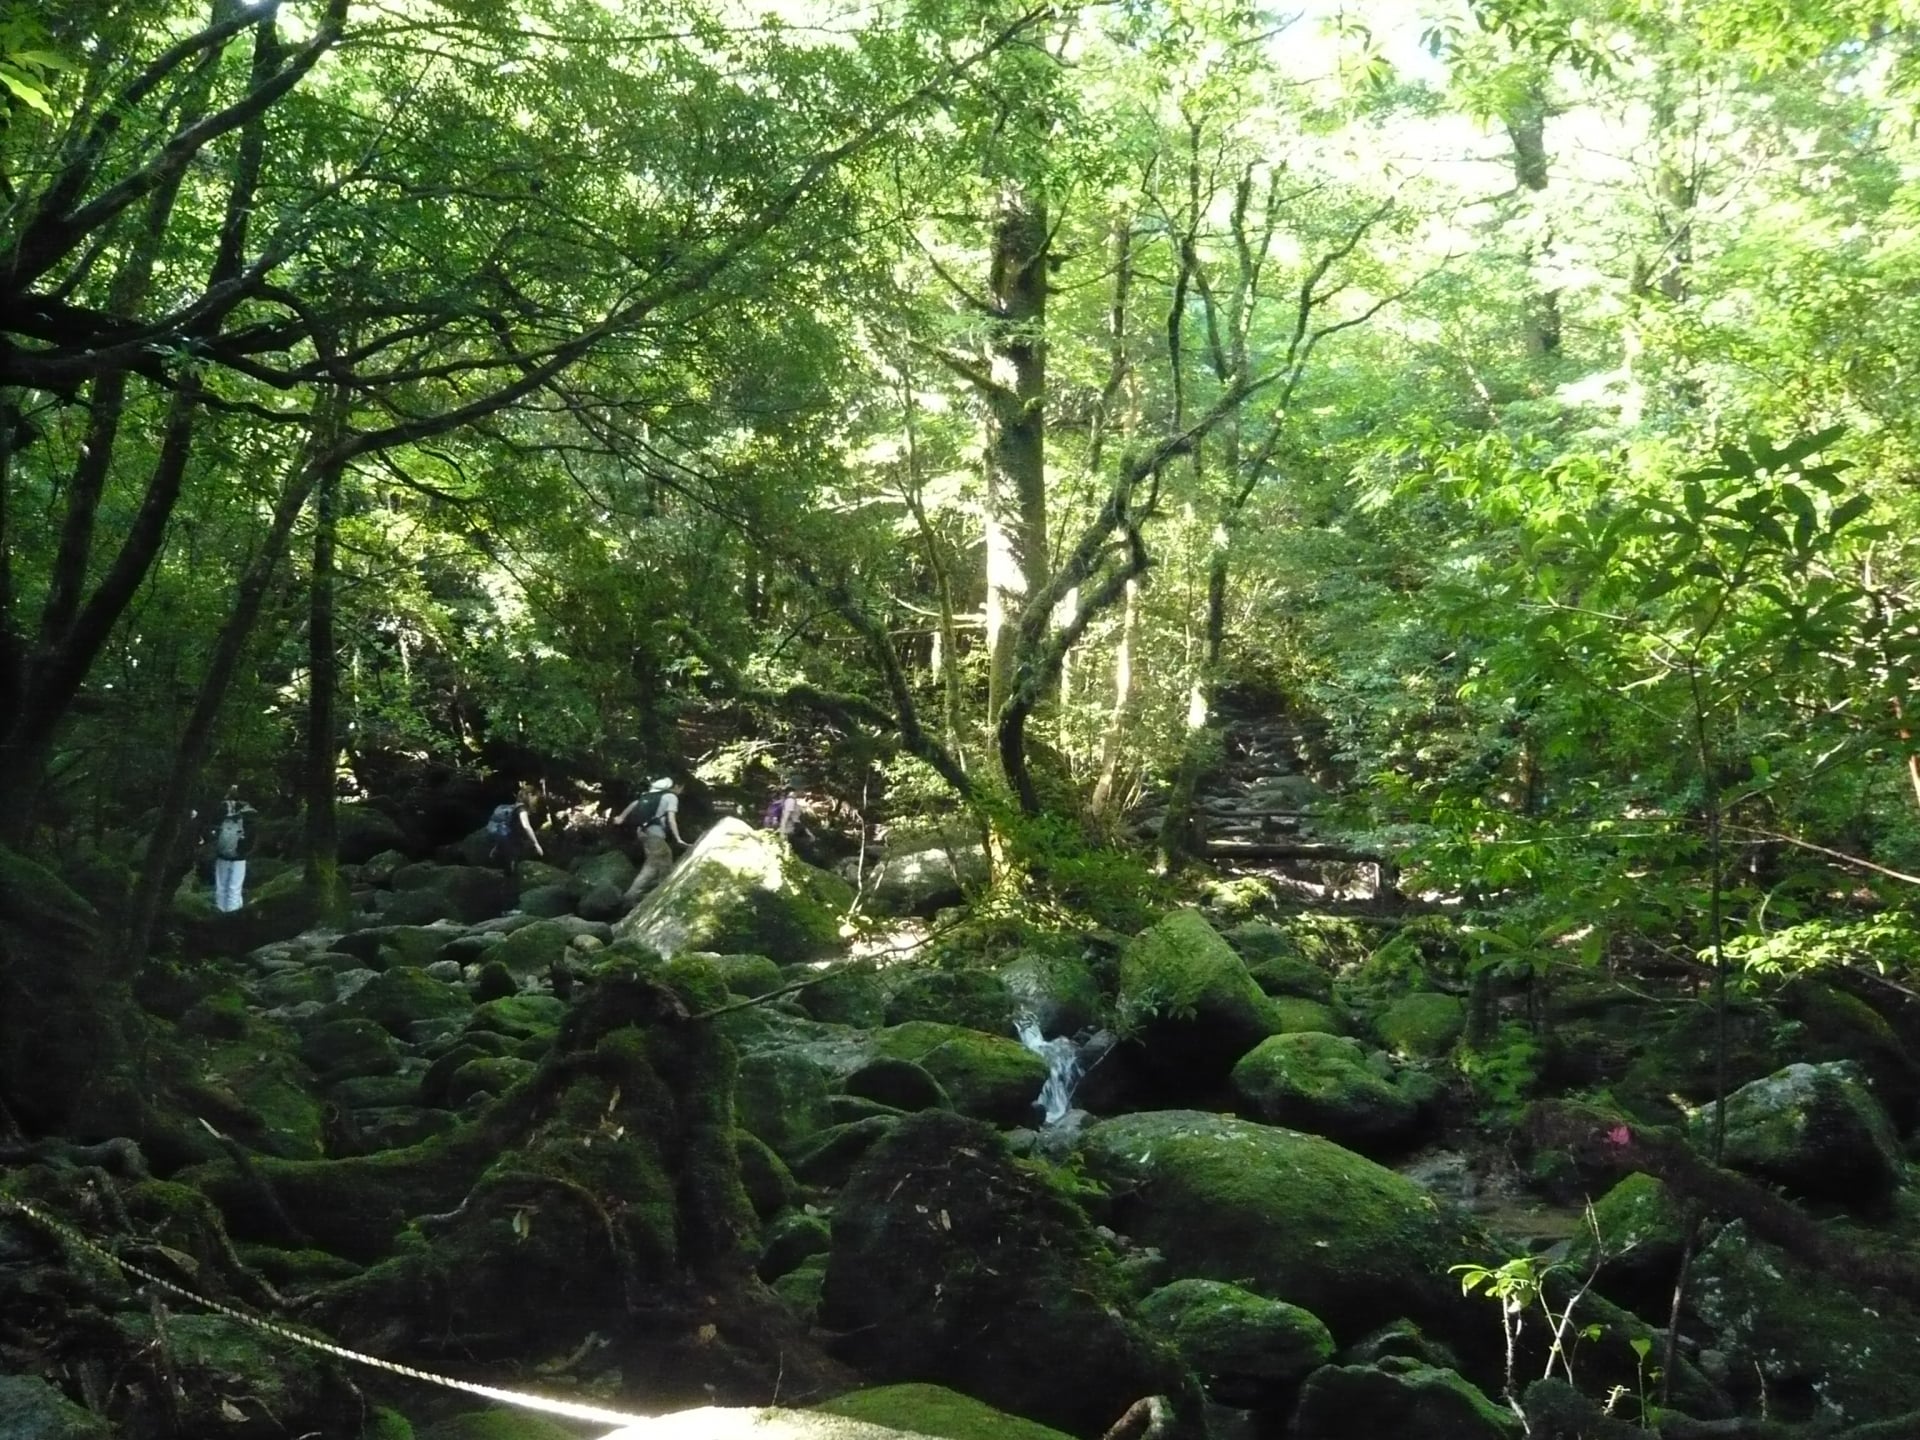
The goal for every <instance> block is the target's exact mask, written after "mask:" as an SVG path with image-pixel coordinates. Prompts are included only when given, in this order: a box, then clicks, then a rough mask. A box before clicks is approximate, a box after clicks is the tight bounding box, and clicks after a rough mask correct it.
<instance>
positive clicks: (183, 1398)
mask: <svg viewBox="0 0 1920 1440" xmlns="http://www.w3.org/2000/svg"><path fill="white" fill-rule="evenodd" d="M118 1323H119V1325H120V1326H121V1327H122V1328H123V1330H124V1332H125V1333H127V1334H128V1336H129V1337H130V1338H132V1339H133V1340H135V1341H136V1342H140V1343H141V1344H143V1345H144V1346H150V1347H152V1348H153V1350H154V1351H155V1352H156V1353H158V1352H164V1354H165V1356H166V1362H165V1363H166V1369H167V1373H168V1375H169V1376H170V1377H171V1380H172V1383H173V1384H175V1385H177V1386H178V1387H179V1389H178V1391H177V1392H176V1396H175V1403H176V1404H177V1405H178V1407H179V1409H178V1411H177V1412H176V1414H175V1417H174V1423H175V1424H177V1425H178V1427H179V1428H178V1429H177V1430H172V1431H171V1432H170V1433H173V1434H179V1435H233V1436H236V1437H241V1440H253V1437H259V1440H265V1437H267V1436H270V1435H276V1434H278V1435H284V1434H286V1433H288V1431H289V1430H290V1429H292V1428H293V1427H294V1426H298V1427H299V1428H298V1430H294V1431H293V1433H295V1434H298V1433H300V1432H301V1431H317V1432H318V1433H320V1434H323V1435H351V1434H353V1433H354V1431H355V1430H356V1429H357V1428H358V1425H359V1419H360V1412H361V1405H362V1402H361V1399H360V1395H359V1393H358V1392H357V1391H356V1390H354V1388H353V1387H352V1386H350V1385H348V1384H347V1383H346V1381H345V1379H344V1378H343V1377H341V1376H340V1375H339V1373H338V1370H337V1368H336V1367H335V1365H334V1363H333V1362H332V1361H331V1360H329V1359H328V1358H327V1357H325V1356H323V1355H320V1354H318V1353H317V1352H315V1351H312V1350H306V1349H301V1348H299V1347H297V1346H288V1345H286V1344H285V1343H284V1342H282V1341H279V1340H276V1339H274V1338H273V1337H271V1336H268V1335H263V1334H261V1333H260V1332H259V1331H257V1330H254V1329H253V1328H251V1327H250V1326H246V1325H242V1324H241V1323H239V1322H238V1321H236V1320H229V1319H227V1318H226V1316H224V1315H199V1314H194V1313H192V1312H190V1311H186V1310H181V1311H175V1312H173V1313H171V1314H169V1315H167V1316H166V1319H165V1326H164V1329H163V1328H162V1326H161V1324H160V1322H159V1320H158V1318H157V1316H156V1315H150V1314H145V1313H135V1314H131V1315H126V1316H122V1317H120V1318H119V1320H118ZM235 1414H239V1415H241V1416H245V1417H247V1419H245V1420H242V1421H240V1422H235V1421H234V1420H233V1418H232V1417H233V1415H235ZM255 1417H258V1418H255ZM269 1417H270V1418H269Z"/></svg>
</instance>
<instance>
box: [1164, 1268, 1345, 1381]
mask: <svg viewBox="0 0 1920 1440" xmlns="http://www.w3.org/2000/svg"><path fill="white" fill-rule="evenodd" d="M1140 1319H1141V1321H1142V1322H1143V1323H1144V1324H1145V1325H1146V1326H1147V1328H1148V1329H1150V1330H1152V1331H1153V1332H1154V1333H1156V1334H1157V1335H1159V1336H1161V1337H1162V1338H1163V1339H1165V1340H1166V1341H1167V1342H1168V1343H1169V1344H1171V1345H1172V1346H1173V1348H1174V1349H1175V1350H1177V1351H1179V1352H1180V1358H1181V1359H1183V1360H1185V1361H1186V1362H1187V1364H1189V1365H1191V1366H1192V1367H1193V1368H1194V1369H1195V1370H1196V1371H1198V1372H1199V1373H1200V1375H1201V1376H1203V1377H1204V1378H1205V1381H1206V1386H1207V1392H1208V1394H1209V1395H1210V1396H1211V1397H1212V1398H1213V1399H1214V1400H1216V1401H1218V1402H1219V1403H1221V1404H1223V1405H1237V1406H1257V1405H1261V1404H1263V1403H1268V1402H1269V1401H1271V1400H1272V1399H1273V1398H1275V1397H1276V1395H1277V1393H1278V1392H1281V1391H1284V1390H1285V1389H1286V1388H1287V1387H1289V1386H1292V1385H1295V1384H1298V1383H1299V1381H1300V1380H1302V1379H1303V1378H1304V1377H1305V1376H1306V1375H1307V1374H1308V1372H1310V1371H1312V1370H1315V1369H1317V1368H1319V1367H1320V1366H1322V1365H1324V1364H1326V1363H1327V1362H1328V1361H1329V1360H1331V1359H1332V1358H1333V1335H1332V1333H1331V1332H1330V1331H1329V1330H1328V1329H1327V1327H1326V1326H1325V1325H1323V1324H1321V1323H1320V1319H1319V1317H1318V1316H1316V1315H1314V1314H1313V1313H1312V1312H1311V1311H1308V1310H1302V1309H1301V1308H1300V1307H1299V1306H1298V1305H1289V1304H1287V1303H1286V1302H1285V1301H1282V1300H1269V1299H1267V1298H1266V1297H1265V1296H1261V1295H1255V1294H1254V1293H1253V1292H1252V1291H1249V1290H1242V1289H1241V1288H1240V1287H1239V1286H1237V1285H1227V1284H1223V1283H1222V1282H1220V1281H1218V1280H1176V1281H1174V1282H1173V1283H1172V1284H1171V1285H1165V1286H1162V1287H1161V1288H1160V1289H1158V1290H1155V1291H1153V1292H1152V1293H1151V1294H1149V1295H1148V1296H1147V1297H1146V1298H1145V1299H1143V1300H1142V1301H1141V1302H1140Z"/></svg>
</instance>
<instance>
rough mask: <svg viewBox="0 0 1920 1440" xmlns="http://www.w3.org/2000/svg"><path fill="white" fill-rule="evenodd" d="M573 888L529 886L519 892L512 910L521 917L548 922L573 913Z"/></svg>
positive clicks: (558, 885) (565, 886) (552, 885)
mask: <svg viewBox="0 0 1920 1440" xmlns="http://www.w3.org/2000/svg"><path fill="white" fill-rule="evenodd" d="M573 898H574V897H573V887H572V886H571V885H567V884H548V885H531V886H528V887H527V888H526V889H524V890H522V891H521V892H520V897H519V899H517V900H516V901H515V902H514V908H515V909H517V910H518V911H519V912H520V913H521V914H522V915H533V916H536V917H538V918H540V919H542V920H550V919H553V918H555V917H557V916H561V915H571V914H572V913H573Z"/></svg>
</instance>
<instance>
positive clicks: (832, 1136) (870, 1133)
mask: <svg viewBox="0 0 1920 1440" xmlns="http://www.w3.org/2000/svg"><path fill="white" fill-rule="evenodd" d="M900 1120H901V1117H900V1116H898V1115H867V1116H864V1117H862V1118H861V1119H858V1120H848V1121H844V1122H842V1123H840V1124H836V1125H829V1126H828V1127H827V1128H826V1129H824V1130H821V1131H819V1132H817V1133H816V1134H813V1135H809V1136H808V1137H807V1138H806V1139H805V1140H803V1141H801V1142H800V1143H799V1144H798V1145H796V1146H795V1147H794V1148H793V1150H792V1151H791V1155H792V1163H793V1173H794V1174H795V1175H796V1176H798V1177H799V1178H800V1179H801V1180H804V1181H805V1182H806V1183H807V1184H809V1185H822V1186H825V1187H826V1188H828V1189H830V1190H837V1189H839V1188H840V1187H841V1186H842V1185H845V1184H846V1183H847V1180H848V1179H849V1178H850V1177H851V1176H852V1174H853V1171H854V1167H855V1166H857V1165H858V1164H859V1163H860V1162H861V1160H862V1159H864V1158H865V1157H866V1154H867V1152H868V1151H869V1150H871V1149H873V1147H874V1146H875V1145H878V1144H879V1143H880V1142H881V1141H882V1140H884V1139H886V1138H887V1137H888V1136H889V1135H891V1134H893V1132H894V1131H895V1130H896V1129H898V1128H899V1125H900Z"/></svg>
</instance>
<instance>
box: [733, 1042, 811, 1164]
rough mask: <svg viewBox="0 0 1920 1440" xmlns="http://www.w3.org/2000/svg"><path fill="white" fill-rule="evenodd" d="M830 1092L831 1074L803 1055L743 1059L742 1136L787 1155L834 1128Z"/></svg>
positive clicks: (737, 1111) (737, 1103)
mask: <svg viewBox="0 0 1920 1440" xmlns="http://www.w3.org/2000/svg"><path fill="white" fill-rule="evenodd" d="M832 1088H833V1087H832V1084H831V1082H830V1080H829V1077H828V1075H827V1073H826V1072H825V1071H824V1070H822V1069H821V1068H820V1066H819V1065H818V1064H817V1063H816V1062H815V1061H813V1060H811V1059H809V1058H808V1057H807V1056H805V1055H802V1054H798V1053H796V1052H794V1051H791V1050H766V1051H761V1052H759V1053H757V1054H752V1055H743V1056H742V1057H741V1058H740V1062H739V1079H738V1080H737V1082H736V1085H735V1091H734V1102H733V1104H734V1116H735V1119H736V1121H737V1122H738V1124H739V1126H740V1128H741V1129H742V1130H745V1131H746V1132H747V1133H748V1134H750V1135H756V1136H758V1137H759V1138H760V1139H762V1140H764V1141H766V1143H767V1144H769V1145H771V1146H772V1147H773V1148H774V1149H775V1150H776V1151H778V1152H780V1153H781V1154H782V1155H785V1154H788V1153H789V1152H791V1151H792V1150H794V1149H795V1147H796V1146H798V1145H799V1144H800V1143H801V1142H802V1141H804V1140H806V1139H807V1138H808V1137H809V1136H811V1135H814V1134H816V1133H818V1132H819V1131H821V1130H824V1129H826V1128H827V1126H829V1125H831V1124H832V1123H833V1117H832V1114H831V1112H830V1111H829V1109H828V1105H827V1097H828V1095H829V1094H830V1093H831V1092H832Z"/></svg>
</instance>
